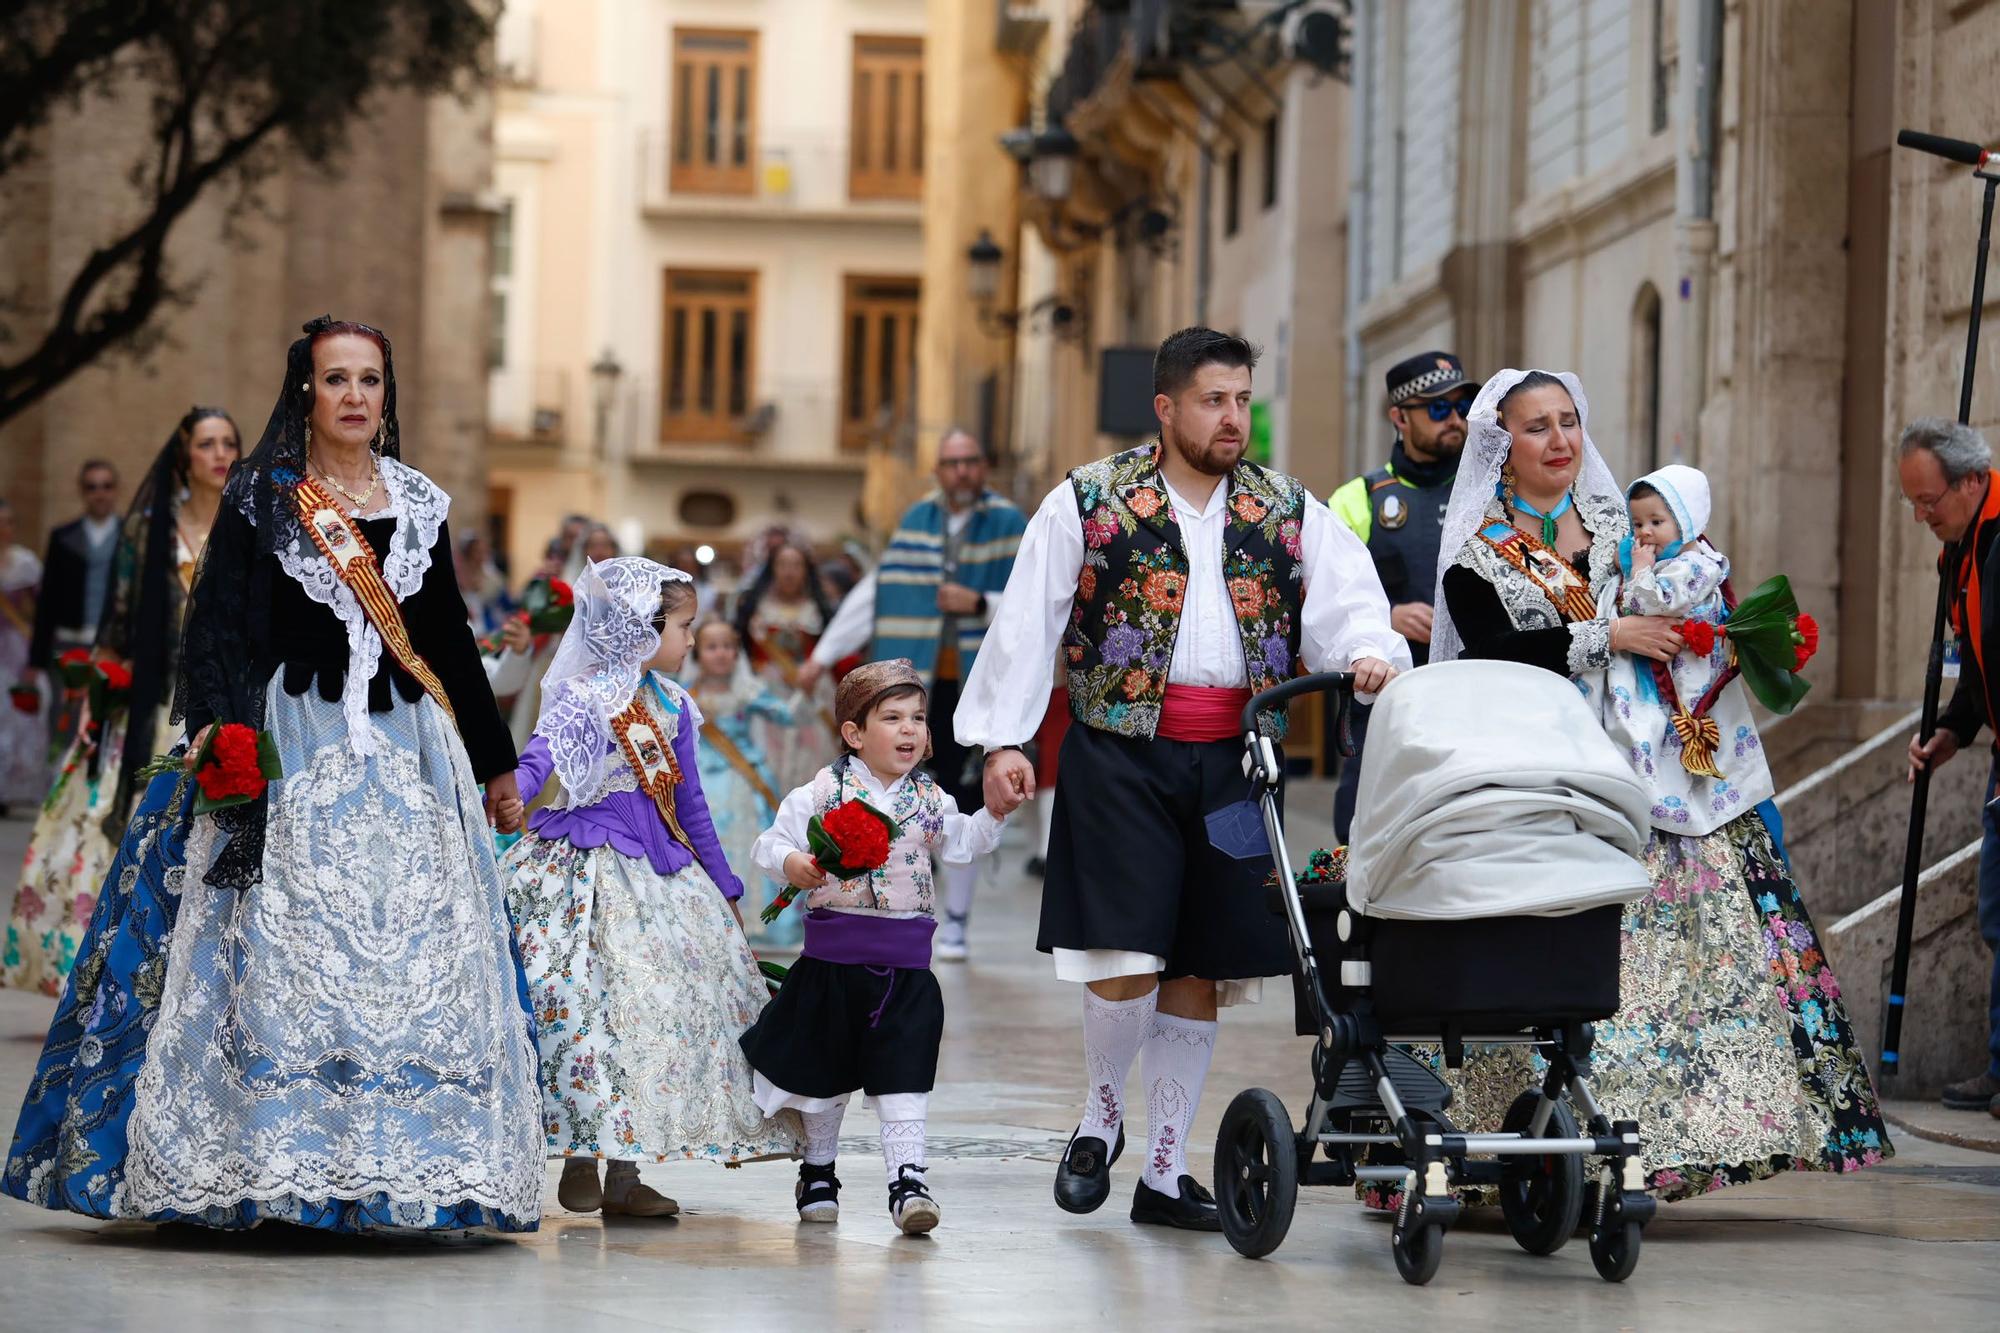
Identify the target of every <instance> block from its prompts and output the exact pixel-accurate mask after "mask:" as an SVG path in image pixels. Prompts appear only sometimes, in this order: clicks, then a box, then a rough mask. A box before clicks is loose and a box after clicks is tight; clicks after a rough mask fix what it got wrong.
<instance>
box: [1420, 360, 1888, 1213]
mask: <svg viewBox="0 0 2000 1333" xmlns="http://www.w3.org/2000/svg"><path fill="white" fill-rule="evenodd" d="M1521 375H1522V372H1520V371H1503V372H1501V374H1500V375H1497V376H1495V377H1494V379H1493V380H1490V381H1488V383H1487V385H1486V387H1485V389H1483V390H1482V391H1481V393H1480V397H1479V401H1478V402H1477V403H1476V404H1475V405H1474V408H1473V414H1472V417H1471V420H1470V423H1469V424H1470V426H1471V435H1472V440H1471V442H1470V443H1468V445H1467V451H1466V461H1465V462H1464V463H1462V464H1461V466H1460V471H1459V482H1458V486H1459V487H1460V488H1461V489H1462V488H1466V487H1473V488H1475V491H1474V492H1473V493H1471V494H1470V495H1469V497H1465V498H1464V503H1463V504H1462V503H1461V497H1455V498H1454V501H1453V505H1454V509H1455V510H1458V509H1461V508H1464V509H1468V510H1470V507H1471V506H1472V505H1474V504H1477V505H1478V506H1479V508H1478V510H1477V512H1476V513H1474V515H1473V521H1474V522H1475V523H1477V525H1478V526H1477V529H1476V531H1475V532H1474V534H1473V535H1472V536H1471V537H1470V538H1469V539H1466V540H1464V541H1462V542H1461V543H1459V544H1458V546H1457V547H1456V549H1455V551H1454V552H1453V553H1452V554H1451V555H1450V556H1449V557H1448V560H1447V563H1446V567H1445V569H1444V571H1443V573H1442V575H1441V576H1440V580H1439V584H1440V592H1441V594H1442V596H1441V597H1440V598H1439V602H1440V604H1441V605H1442V606H1444V607H1446V608H1447V609H1448V611H1449V616H1450V623H1451V626H1452V631H1451V634H1450V635H1449V637H1447V638H1443V639H1442V640H1441V641H1440V642H1439V643H1436V644H1434V645H1433V651H1432V660H1433V661H1438V660H1449V658H1450V657H1451V656H1459V655H1462V656H1465V657H1485V658H1502V659H1506V660H1509V661H1517V662H1526V663H1529V664H1531V665H1536V666H1542V667H1545V668H1547V669H1548V670H1550V671H1554V672H1557V673H1559V674H1561V675H1565V676H1569V677H1571V678H1572V679H1574V680H1576V681H1577V682H1578V684H1579V687H1580V688H1582V689H1583V690H1584V692H1585V693H1586V695H1587V696H1591V697H1593V698H1595V699H1596V700H1597V701H1598V702H1600V703H1602V702H1603V700H1602V696H1601V691H1602V689H1603V682H1604V679H1605V673H1606V672H1607V671H1608V670H1611V669H1612V668H1613V667H1614V659H1613V654H1612V652H1611V646H1610V645H1611V622H1610V619H1609V617H1608V616H1604V615H1600V614H1599V613H1598V602H1599V599H1600V596H1601V595H1602V594H1603V593H1604V591H1605V589H1606V587H1607V586H1608V585H1610V584H1612V583H1613V582H1614V581H1615V580H1616V577H1617V574H1618V568H1619V567H1618V552H1619V545H1620V542H1621V539H1623V538H1624V537H1625V536H1626V534H1627V532H1628V530H1629V525H1628V521H1627V517H1626V509H1625V504H1624V502H1623V500H1622V498H1621V497H1619V496H1618V495H1617V493H1616V490H1615V487H1614V486H1613V485H1612V484H1611V483H1610V481H1609V473H1608V471H1606V470H1604V469H1603V467H1602V463H1601V461H1600V460H1598V458H1597V455H1596V451H1595V448H1594V446H1591V445H1589V444H1588V436H1587V435H1586V437H1585V438H1586V453H1587V457H1588V459H1589V462H1590V466H1589V467H1588V468H1587V469H1586V470H1585V472H1584V473H1583V474H1582V475H1581V476H1580V477H1579V479H1578V481H1577V484H1576V486H1575V487H1574V488H1573V489H1572V492H1571V503H1573V504H1574V506H1575V509H1576V513H1577V516H1578V517H1579V518H1580V519H1581V520H1582V522H1583V526H1584V528H1585V529H1586V530H1587V531H1588V532H1589V534H1590V538H1591V541H1590V546H1589V549H1588V551H1587V552H1586V553H1584V554H1583V555H1581V556H1579V557H1578V559H1577V561H1576V563H1575V564H1571V563H1570V562H1569V561H1567V560H1565V559H1564V558H1563V557H1562V556H1561V555H1560V554H1558V553H1557V552H1555V551H1554V550H1552V549H1551V548H1550V547H1549V546H1547V545H1545V544H1544V543H1543V542H1542V541H1540V540H1538V539H1537V538H1535V537H1534V536H1532V535H1530V534H1527V533H1524V532H1521V531H1519V530H1518V529H1517V528H1516V527H1515V526H1514V525H1513V523H1512V522H1510V521H1509V517H1508V514H1507V511H1506V508H1505V505H1504V502H1503V500H1502V498H1501V497H1500V496H1498V495H1496V493H1495V492H1496V484H1495V478H1496V477H1497V476H1498V475H1499V469H1500V465H1501V462H1502V461H1504V458H1505V456H1506V453H1507V450H1508V436H1507V433H1506V431H1505V429H1504V428H1502V427H1500V426H1499V425H1498V423H1497V420H1496V413H1495V408H1496V405H1497V404H1498V402H1499V400H1500V399H1501V398H1502V397H1503V396H1504V395H1505V393H1506V392H1507V390H1508V389H1509V388H1511V387H1512V386H1513V385H1514V384H1516V383H1518V382H1519V379H1520V377H1521ZM1510 377H1511V378H1510ZM1563 379H1564V381H1565V384H1566V387H1568V389H1569V391H1570V394H1571V397H1572V398H1573V399H1574V400H1575V402H1576V406H1577V409H1578V415H1579V420H1580V421H1581V422H1587V420H1588V410H1589V409H1588V404H1587V403H1586V401H1585V399H1584V396H1583V392H1582V388H1581V386H1580V385H1578V384H1577V383H1576V382H1575V377H1574V376H1569V375H1565V376H1563ZM1593 483H1594V484H1593ZM1449 528H1450V525H1449V524H1448V531H1449ZM1459 641H1462V644H1463V648H1462V650H1459V649H1458V642H1459ZM1440 649H1444V650H1445V655H1444V656H1443V657H1440V655H1439V650H1440ZM1695 666H1696V670H1697V671H1699V670H1700V668H1699V664H1695ZM1624 669H1629V668H1624ZM1613 679H1614V680H1617V679H1619V676H1618V674H1617V673H1616V672H1614V674H1613ZM1619 688H1621V689H1622V688H1627V687H1626V686H1620V687H1619ZM1620 702H1621V701H1619V700H1617V699H1614V700H1613V701H1612V707H1613V710H1614V712H1615V711H1616V708H1617V707H1618V705H1619V703H1620ZM1753 730H1754V729H1753ZM1732 739H1733V729H1732ZM1524 743H1526V742H1525V741H1524ZM1654 758H1655V759H1656V760H1660V759H1662V758H1664V759H1665V762H1658V763H1656V764H1655V767H1654V770H1653V772H1652V773H1650V774H1649V773H1648V771H1647V769H1645V768H1643V767H1641V768H1640V769H1639V771H1640V773H1641V775H1642V776H1653V777H1658V776H1659V775H1660V774H1662V773H1669V772H1671V771H1674V770H1680V769H1681V764H1680V760H1679V757H1678V752H1677V749H1676V751H1675V752H1674V753H1672V754H1671V755H1670V756H1664V757H1663V756H1659V755H1657V754H1656V755H1655V756H1654ZM1753 767H1761V761H1759V763H1758V765H1756V766H1753ZM1738 776H1739V777H1740V778H1741V779H1742V780H1743V781H1744V782H1745V789H1744V791H1743V794H1742V799H1741V800H1740V801H1730V800H1727V799H1726V796H1727V795H1728V793H1722V796H1723V797H1724V798H1725V799H1722V800H1720V801H1719V802H1718V801H1717V800H1716V799H1715V798H1716V795H1717V793H1716V792H1715V790H1714V784H1712V783H1711V784H1709V786H1708V787H1707V788H1705V789H1704V790H1705V791H1706V793H1707V794H1706V796H1705V797H1704V798H1703V799H1701V800H1699V801H1696V802H1690V801H1688V800H1687V799H1685V795H1684V793H1685V792H1687V791H1688V790H1689V789H1688V788H1687V787H1686V784H1685V783H1683V782H1681V781H1680V780H1679V779H1674V780H1673V781H1671V782H1665V783H1663V785H1662V799H1661V800H1660V802H1659V803H1658V806H1659V808H1658V809H1656V811H1655V816H1654V833H1653V840H1652V843H1651V846H1650V847H1649V848H1648V850H1647V854H1646V863H1647V867H1648V869H1649V870H1650V872H1651V874H1652V878H1653V884H1654V889H1653V892H1652V893H1651V894H1650V895H1648V896H1647V897H1645V898H1642V899H1640V900H1639V901H1638V902H1636V903H1634V904H1632V906H1631V907H1630V908H1629V909H1628V910H1627V912H1626V916H1625V925H1624V955H1623V962H1622V965H1621V969H1620V977H1619V992H1620V997H1621V1002H1622V1009H1621V1012H1620V1013H1619V1015H1618V1017H1617V1018H1616V1019H1614V1020H1612V1021H1609V1022H1604V1023H1599V1024H1597V1025H1596V1034H1597V1040H1596V1046H1595V1048H1594V1050H1593V1051H1592V1055H1591V1063H1592V1080H1591V1081H1592V1086H1593V1088H1594V1090H1595V1091H1596V1093H1597V1095H1598V1099H1599V1100H1600V1101H1601V1102H1602V1103H1603V1104H1604V1106H1605V1108H1606V1111H1607V1113H1608V1114H1609V1115H1610V1116H1611V1117H1612V1118H1613V1119H1626V1118H1629V1119H1634V1120H1637V1121H1638V1123H1639V1126H1640V1129H1641V1132H1642V1133H1643V1134H1644V1136H1645V1142H1646V1154H1645V1164H1646V1171H1647V1178H1648V1184H1649V1187H1650V1189H1651V1190H1652V1192H1653V1193H1655V1194H1656V1195H1657V1196H1659V1197H1661V1198H1665V1199H1678V1198H1685V1197H1688V1196H1690V1195H1695V1194H1700V1193H1704V1192H1707V1191H1710V1190H1715V1189H1720V1188H1722V1187H1724V1186H1726V1185H1731V1184H1740V1183H1743V1182H1746V1181H1752V1180H1759V1179H1762V1178H1764V1177H1766V1176H1769V1175H1772V1174H1774V1173H1776V1172H1778V1171H1783V1170H1787V1169H1799V1170H1829V1171H1853V1170H1857V1169H1859V1168H1861V1167H1863V1166H1868V1165H1871V1164H1873V1163H1875V1162H1879V1161H1881V1160H1882V1159H1883V1158H1884V1157H1886V1156H1888V1155H1889V1153H1890V1151H1891V1149H1890V1145H1889V1140H1888V1135H1887V1132H1886V1131H1885V1129H1884V1127H1883V1123H1882V1118H1881V1114H1880V1111H1879V1109H1878V1107H1877V1104H1876V1100H1875V1092H1874V1089H1873V1087H1872V1086H1871V1085H1870V1083H1869V1080H1868V1072H1867V1067H1866V1065H1865V1063H1864V1062H1863V1060H1862V1056H1861V1052H1860V1049H1859V1047H1858V1045H1857V1043H1856V1042H1855V1039H1854V1031H1853V1028H1852V1026H1851V1025H1850V1024H1849V1022H1848V1019H1847V1014H1846V1009H1845V1006H1844V1005H1843V1004H1842V1003H1841V999H1840V987H1839V985H1838V983H1837V982H1836V981H1835V979H1834V976H1833V971H1832V968H1831V967H1830V966H1829V965H1828V963H1827V960H1826V956H1825V954H1824V953H1823V952H1822V951H1821V948H1820V944H1819V940H1818V936H1817V933H1816V931H1815V930H1814V927H1813V923H1812V918H1811V917H1810V916H1809V915H1808V914H1807V912H1806V907H1805V902H1804V900H1803V899H1802V898H1801V897H1800V895H1799V889H1798V886H1797V884H1796V883H1794V882H1793V880H1792V877H1791V872H1790V870H1789V868H1788V867H1787V866H1786V864H1785V862H1784V859H1783V857H1782V856H1781V855H1780V854H1779V852H1778V850H1777V848H1776V846H1775V845H1774V844H1773V841H1772V838H1771V833H1770V830H1769V829H1768V827H1767V826H1766V824H1765V821H1764V818H1763V816H1762V815H1760V814H1759V813H1758V812H1757V811H1756V810H1754V809H1749V808H1746V806H1747V805H1748V804H1749V803H1750V801H1751V798H1752V797H1758V798H1759V799H1761V796H1759V791H1760V788H1759V787H1758V786H1757V785H1756V779H1755V777H1754V775H1753V774H1752V772H1751V770H1750V769H1738ZM1764 781H1765V782H1768V776H1766V778H1765V779H1764ZM1670 796H1680V797H1681V799H1679V800H1678V801H1675V800H1669V799H1667V798H1668V797H1670ZM1697 805H1698V806H1699V807H1700V808H1699V809H1696V808H1695V807H1696V806H1697ZM1522 1058H1523V1057H1522V1056H1521V1055H1520V1054H1519V1053H1518V1052H1516V1051H1514V1050H1511V1049H1501V1050H1495V1051H1476V1052H1468V1055H1467V1058H1466V1063H1465V1066H1464V1068H1463V1069H1462V1070H1460V1071H1451V1072H1450V1073H1449V1074H1448V1077H1449V1078H1450V1079H1451V1081H1452V1082H1453V1083H1454V1084H1455V1085H1456V1086H1457V1088H1458V1093H1459V1100H1458V1101H1457V1102H1455V1103H1454V1106H1453V1110H1452V1116H1453V1119H1454V1121H1455V1122H1457V1123H1462V1124H1485V1123H1488V1122H1492V1123H1498V1121H1499V1120H1500V1118H1501V1116H1502V1115H1503V1113H1504V1112H1505V1110H1506V1107H1507V1105H1508V1103H1509V1101H1511V1099H1512V1098H1513V1097H1514V1096H1515V1095H1516V1094H1517V1093H1518V1092H1519V1090H1520V1088H1521V1087H1522V1086H1523V1084H1522V1082H1521V1079H1522V1078H1523V1076H1524V1071H1522V1070H1521V1068H1520V1064H1519V1062H1520V1060H1521V1059H1522Z"/></svg>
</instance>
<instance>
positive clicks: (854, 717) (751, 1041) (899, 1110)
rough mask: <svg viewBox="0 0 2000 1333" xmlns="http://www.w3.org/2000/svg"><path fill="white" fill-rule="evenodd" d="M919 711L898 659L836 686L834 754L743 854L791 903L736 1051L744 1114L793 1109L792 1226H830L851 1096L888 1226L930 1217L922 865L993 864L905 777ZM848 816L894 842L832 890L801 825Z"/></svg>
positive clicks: (958, 817) (996, 832)
mask: <svg viewBox="0 0 2000 1333" xmlns="http://www.w3.org/2000/svg"><path fill="white" fill-rule="evenodd" d="M926 702H927V697H926V692H925V689H924V681H923V677H922V676H920V675H918V674H917V671H916V669H915V668H914V667H913V666H911V664H910V662H909V661H908V660H907V659H903V658H898V659H896V660H895V661H890V662H870V663H867V664H866V665H864V666H860V667H856V668H855V669H854V670H853V671H851V672H849V673H848V674H847V676H846V678H845V679H843V680H842V681H841V683H840V688H839V691H838V692H837V694H836V695H835V700H834V714H835V718H836V720H837V721H838V723H839V726H840V739H841V744H842V746H843V753H842V754H841V756H840V757H839V758H838V759H835V760H834V761H833V762H832V763H831V764H829V765H827V766H826V767H825V768H823V769H821V770H820V771H819V772H818V773H817V774H815V775H814V776H813V780H812V781H811V782H809V783H807V784H806V785H805V786H802V787H800V788H798V789H797V790H795V791H793V792H792V793H791V794H790V795H788V796H786V797H785V799H784V802H783V804H781V805H780V806H779V807H778V817H777V821H776V822H775V823H774V824H773V825H772V827H771V828H770V829H769V830H767V831H766V832H765V833H764V834H762V835H761V836H760V837H759V838H758V839H757V842H756V845H755V846H754V847H753V848H752V849H751V859H753V860H754V861H755V862H756V863H757V865H758V867H759V868H760V869H762V870H764V871H765V872H766V873H767V874H769V875H771V876H773V877H774V878H779V879H783V880H785V881H786V882H787V883H789V884H791V885H793V886H794V887H795V888H798V889H801V890H804V891H805V898H806V923H805V949H804V955H803V956H802V957H801V958H800V959H799V961H798V962H797V963H796V964H794V965H793V966H792V969H791V972H790V974H789V975H788V976H787V977H786V978H785V982H784V986H783V988H782V989H780V990H779V992H778V995H777V998H776V999H774V1000H773V1001H772V1002H771V1004H770V1006H769V1007H768V1008H766V1009H765V1010H764V1013H763V1016H762V1017H760V1018H759V1019H758V1020H757V1022H756V1024H755V1025H754V1026H752V1027H751V1029H750V1030H749V1031H748V1032H746V1033H744V1034H743V1039H742V1043H743V1050H744V1053H745V1054H747V1055H748V1056H749V1057H750V1065H751V1068H752V1069H753V1070H754V1071H755V1090H754V1095H755V1097H756V1101H757V1105H758V1106H760V1107H762V1108H764V1110H765V1114H767V1115H769V1114H773V1113H774V1112H775V1111H776V1110H777V1109H778V1108H781V1107H791V1108H793V1109H795V1110H797V1111H798V1112H799V1113H800V1115H801V1117H802V1118H803V1120H804V1122H805V1132H806V1150H805V1162H804V1163H803V1164H802V1165H801V1166H800V1168H799V1182H798V1185H797V1188H796V1189H795V1191H794V1197H795V1198H796V1200H797V1203H798V1209H799V1217H800V1219H801V1220H803V1221H807V1222H832V1221H834V1220H836V1219H837V1218H838V1217H839V1215H840V1180H839V1178H838V1177H837V1176H835V1174H834V1169H833V1159H834V1152H835V1149H836V1147H837V1146H838V1145H839V1142H840V1122H841V1118H842V1116H844V1115H845V1114H846V1112H847V1100H848V1098H849V1097H850V1096H852V1095H853V1093H854V1092H855V1091H856V1090H857V1089H859V1090H861V1091H862V1092H864V1093H865V1094H866V1095H867V1099H868V1103H869V1105H870V1107H871V1108H873V1110H874V1111H875V1114H876V1115H877V1117H879V1118H880V1120H881V1123H882V1157H883V1160H884V1162H885V1163H886V1165H887V1167H888V1172H889V1217H890V1219H891V1220H892V1221H893V1222H895V1224H896V1226H897V1227H898V1228H899V1229H900V1230H901V1231H902V1232H903V1233H904V1234H905V1235H911V1236H919V1235H922V1234H924V1233H925V1232H927V1231H929V1230H931V1228H933V1227H935V1226H936V1225H937V1224H938V1217H939V1214H938V1206H937V1204H936V1202H935V1201H934V1200H933V1199H932V1198H931V1194H930V1190H929V1188H928V1187H927V1185H926V1184H925V1180H924V1120H925V1115H926V1111H927V1105H928V1102H929V1099H930V1090H931V1085H932V1083H933V1082H935V1081H936V1078H937V1059H938V1042H939V1039H940V1038H941V1037H942V1036H943V1035H944V998H943V996H942V995H941V994H940V993H939V990H938V983H937V977H936V976H935V975H933V974H932V972H931V967H930V964H931V936H932V934H933V933H934V932H935V931H936V929H937V903H936V896H935V893H934V890H933V886H932V883H931V856H932V854H933V853H935V854H936V855H937V856H938V858H939V859H940V860H941V861H943V862H944V863H945V864H947V865H963V864H965V863H967V862H969V861H971V860H973V859H975V858H977V857H980V856H984V855H986V854H987V853H988V852H991V851H992V850H993V849H994V847H996V846H997V845H998V844H999V842H1000V830H1001V826H1002V816H1001V815H999V814H998V813H996V812H995V811H994V810H993V809H992V808H991V807H986V808H982V809H980V810H977V811H975V812H974V813H972V814H970V815H965V814H961V813H959V810H958V807H957V806H956V804H954V803H953V801H952V799H951V797H950V796H948V795H946V794H945V792H944V790H943V789H942V788H941V787H939V786H938V784H937V783H936V781H934V780H933V779H932V778H931V776H930V775H929V774H928V773H925V772H923V771H922V770H920V769H919V768H918V767H917V765H919V764H920V763H922V762H923V761H924V760H925V759H926V758H928V757H929V755H930V727H929V725H928V720H927V718H926V716H925V705H926ZM857 800H858V801H861V802H863V803H865V804H867V805H869V806H871V807H873V808H874V809H875V810H878V811H880V812H881V813H883V814H886V815H888V816H889V817H890V818H891V819H893V820H895V821H896V824H897V825H898V830H899V831H898V834H897V836H896V838H895V839H894V841H893V842H891V844H890V846H889V858H888V860H887V861H886V862H885V863H884V864H883V865H882V866H880V867H879V868H877V869H875V870H872V871H868V872H866V873H864V874H860V875H856V876H855V877H853V878H852V879H842V880H836V879H834V878H832V877H831V876H829V875H828V874H827V873H826V872H825V871H824V870H822V869H820V867H819V865H818V863H817V862H816V861H815V860H814V859H813V856H812V853H811V852H810V851H808V850H806V846H807V841H808V840H807V837H806V829H807V825H808V824H809V823H810V821H811V820H812V818H813V817H814V816H815V815H820V816H824V815H826V814H827V813H828V812H829V811H831V810H833V809H834V808H835V807H836V806H838V805H841V804H842V803H844V802H847V801H857Z"/></svg>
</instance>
